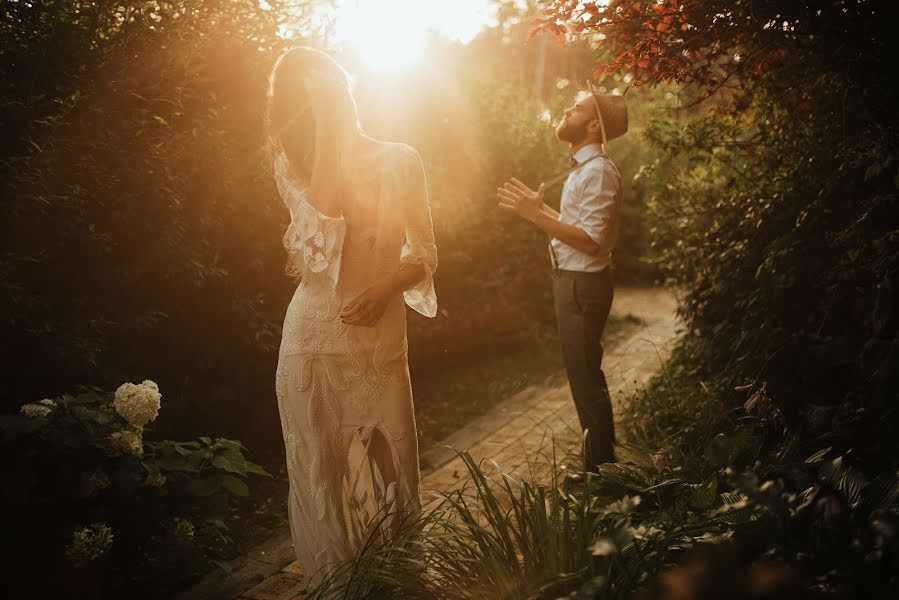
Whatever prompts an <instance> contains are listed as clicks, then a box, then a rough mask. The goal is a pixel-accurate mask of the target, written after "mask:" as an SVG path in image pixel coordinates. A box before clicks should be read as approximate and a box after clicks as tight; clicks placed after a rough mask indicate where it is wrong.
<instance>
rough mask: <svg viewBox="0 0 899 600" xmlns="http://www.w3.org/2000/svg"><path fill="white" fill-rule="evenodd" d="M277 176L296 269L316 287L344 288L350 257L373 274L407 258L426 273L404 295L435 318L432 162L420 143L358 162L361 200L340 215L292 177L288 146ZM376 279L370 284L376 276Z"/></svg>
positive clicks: (357, 187)
mask: <svg viewBox="0 0 899 600" xmlns="http://www.w3.org/2000/svg"><path fill="white" fill-rule="evenodd" d="M275 180H276V182H277V184H278V190H279V192H280V193H281V198H282V199H283V201H284V204H285V205H286V206H287V208H288V210H289V211H290V224H289V225H288V227H287V231H286V232H285V234H284V237H283V240H282V241H283V244H284V247H285V249H286V250H287V253H288V255H289V257H290V264H291V267H292V271H293V272H294V273H295V274H297V275H299V276H300V277H302V278H303V280H304V281H306V282H307V283H308V284H309V285H316V286H318V285H324V286H326V287H328V288H329V289H332V290H337V288H338V283H339V280H340V272H341V270H343V269H344V268H345V267H344V262H359V263H361V265H357V266H362V267H367V269H366V270H367V271H368V272H369V273H370V274H372V275H383V274H386V273H389V272H390V270H391V269H392V268H397V267H398V266H399V264H401V263H409V264H422V265H424V267H425V276H424V278H423V279H422V280H421V281H419V282H418V283H417V284H416V285H415V286H414V287H413V288H411V289H409V290H406V291H405V292H404V294H403V296H404V299H405V301H406V304H407V305H408V306H409V307H410V308H412V309H414V310H415V311H417V312H419V313H421V314H423V315H425V316H427V317H433V316H435V315H436V314H437V295H436V293H435V291H434V277H433V275H434V271H435V269H436V268H437V247H436V245H435V243H434V230H433V225H432V222H431V211H430V207H429V204H428V194H427V184H426V180H425V174H424V167H423V166H422V162H421V158H420V157H419V155H418V152H416V151H415V149H413V148H411V147H410V146H407V145H405V144H386V145H385V146H384V147H383V148H382V149H381V150H380V151H379V152H377V153H376V154H375V155H374V156H372V157H370V158H369V159H368V160H366V161H364V162H362V163H360V164H359V165H357V168H356V169H355V171H354V173H353V179H352V181H353V187H354V188H355V189H354V194H353V199H354V202H353V203H352V205H351V206H350V207H349V208H348V209H347V210H346V212H345V214H344V215H343V216H341V217H337V218H335V217H329V216H327V215H325V214H323V213H321V212H319V211H318V210H316V208H315V207H314V206H312V204H310V203H309V201H308V199H307V196H308V186H307V185H305V184H304V183H302V182H300V181H298V180H297V179H295V178H294V177H292V176H291V175H290V170H289V164H288V161H287V156H286V154H284V153H283V152H281V153H279V155H278V156H277V158H276V160H275ZM345 246H354V247H356V248H355V249H356V250H357V251H356V252H352V251H348V252H346V253H345V252H344V248H345ZM348 250H352V249H348ZM345 254H346V256H345ZM391 257H394V260H391ZM371 268H374V270H371ZM352 276H353V274H350V275H349V277H350V278H351V279H352ZM371 279H372V281H370V282H369V285H370V284H371V283H373V280H374V277H372V278H371ZM352 283H355V281H347V282H346V284H347V285H346V286H345V287H344V290H343V291H344V294H346V293H347V292H349V291H351V290H350V288H351V287H353V286H352V285H351V284H352ZM366 287H367V286H366ZM364 289H365V288H362V289H359V290H352V291H356V292H361V291H363V290H364ZM350 299H351V298H346V300H350Z"/></svg>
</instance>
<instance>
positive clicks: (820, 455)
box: [805, 446, 832, 465]
mask: <svg viewBox="0 0 899 600" xmlns="http://www.w3.org/2000/svg"><path fill="white" fill-rule="evenodd" d="M831 447H832V446H828V447H827V448H822V449H821V450H818V451H817V452H815V453H814V454H812V455H811V456H809V457H808V458H806V459H805V462H807V463H808V464H812V465H813V464H816V463H819V462H821V461H822V460H824V457H825V456H827V453H828V452H830V449H831Z"/></svg>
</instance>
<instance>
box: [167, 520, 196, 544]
mask: <svg viewBox="0 0 899 600" xmlns="http://www.w3.org/2000/svg"><path fill="white" fill-rule="evenodd" d="M172 533H174V535H175V539H176V540H178V542H180V543H182V544H189V543H190V542H192V541H194V535H195V534H196V529H195V528H194V524H193V523H191V522H190V521H188V520H187V519H182V518H180V517H175V520H174V527H173V528H172Z"/></svg>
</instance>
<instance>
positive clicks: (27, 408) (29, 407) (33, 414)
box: [22, 404, 51, 419]
mask: <svg viewBox="0 0 899 600" xmlns="http://www.w3.org/2000/svg"><path fill="white" fill-rule="evenodd" d="M50 411H51V409H50V407H49V406H44V405H42V404H23V405H22V414H23V415H25V416H26V417H28V418H30V419H41V418H43V417H46V416H47V415H49V414H50Z"/></svg>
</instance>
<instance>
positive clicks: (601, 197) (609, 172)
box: [576, 160, 619, 254]
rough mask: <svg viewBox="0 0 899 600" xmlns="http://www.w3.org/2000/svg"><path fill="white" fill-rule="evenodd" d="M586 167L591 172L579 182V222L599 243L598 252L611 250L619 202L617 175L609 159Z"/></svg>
mask: <svg viewBox="0 0 899 600" xmlns="http://www.w3.org/2000/svg"><path fill="white" fill-rule="evenodd" d="M585 168H587V169H591V171H592V172H591V173H589V176H587V177H582V178H581V181H580V185H579V186H578V187H579V189H578V190H577V196H576V197H577V198H578V204H579V209H580V210H579V211H578V225H579V226H580V228H581V229H583V230H584V233H586V234H587V235H588V236H589V237H590V239H591V240H593V241H594V242H596V243H597V244H598V245H599V252H598V254H607V253H609V252H611V251H612V248H613V247H614V245H615V237H616V235H617V232H616V226H615V225H616V224H615V221H616V218H617V211H618V206H617V203H616V202H615V197H616V193H617V189H618V183H619V182H618V179H619V176H618V173H617V172H616V171H615V168H614V167H613V166H612V165H611V163H610V162H608V161H605V160H600V161H598V164H596V165H595V166H594V165H587V166H585ZM585 175H587V174H586V173H585Z"/></svg>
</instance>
